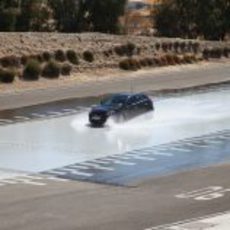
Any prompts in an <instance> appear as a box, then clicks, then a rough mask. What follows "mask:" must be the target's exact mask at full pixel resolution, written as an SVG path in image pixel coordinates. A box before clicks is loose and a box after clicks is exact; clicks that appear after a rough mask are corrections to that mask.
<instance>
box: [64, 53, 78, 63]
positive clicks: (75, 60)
mask: <svg viewBox="0 0 230 230" xmlns="http://www.w3.org/2000/svg"><path fill="white" fill-rule="evenodd" d="M66 57H67V59H68V61H69V62H70V63H72V64H74V65H78V64H79V58H78V56H77V53H76V52H75V51H74V50H67V51H66Z"/></svg>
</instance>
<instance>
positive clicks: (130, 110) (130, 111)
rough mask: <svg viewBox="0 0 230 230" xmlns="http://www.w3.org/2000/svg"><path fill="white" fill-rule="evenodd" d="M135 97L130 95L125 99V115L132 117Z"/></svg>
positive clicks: (134, 110)
mask: <svg viewBox="0 0 230 230" xmlns="http://www.w3.org/2000/svg"><path fill="white" fill-rule="evenodd" d="M135 102H136V99H135V96H131V97H130V98H129V99H128V100H127V104H126V116H127V117H130V118H131V117H133V116H135V113H136V103H135Z"/></svg>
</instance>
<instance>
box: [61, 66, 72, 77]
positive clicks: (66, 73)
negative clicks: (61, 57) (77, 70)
mask: <svg viewBox="0 0 230 230" xmlns="http://www.w3.org/2000/svg"><path fill="white" fill-rule="evenodd" d="M71 70H72V66H71V65H69V64H63V65H62V66H61V75H63V76H69V75H70V73H71Z"/></svg>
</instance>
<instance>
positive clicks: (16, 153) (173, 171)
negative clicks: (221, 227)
mask: <svg viewBox="0 0 230 230" xmlns="http://www.w3.org/2000/svg"><path fill="white" fill-rule="evenodd" d="M229 93H230V88H229V86H222V87H213V88H211V89H202V90H199V91H196V92H189V93H178V94H175V95H174V94H172V95H168V96H164V97H154V95H153V100H154V103H155V107H156V111H155V112H154V113H153V114H146V115H144V116H141V117H138V118H136V119H134V120H131V121H129V122H127V123H124V124H122V125H117V124H114V123H113V122H112V121H110V122H109V123H108V125H107V126H106V127H105V128H103V129H92V128H90V127H88V126H87V122H88V121H87V113H88V110H89V106H88V104H87V105H86V104H74V102H73V103H70V104H66V103H64V105H63V104H60V105H58V106H57V104H53V105H52V104H50V105H49V106H44V105H43V106H35V107H30V108H26V109H23V110H12V111H6V112H2V113H1V114H0V115H1V119H0V125H1V126H0V136H1V140H0V150H1V155H0V205H1V210H0V224H1V227H0V229H1V230H2V229H3V230H6V229H7V230H11V229H13V230H14V229H17V230H18V229H19V230H27V229H28V230H33V229H34V230H40V229H42V230H46V229H47V230H48V229H49V230H50V229H55V230H56V229H57V230H59V229H60V230H62V229H67V230H68V229H71V230H72V229H74V230H75V229H80V230H85V229H100V230H110V229H111V230H115V229H116V230H117V229H125V230H126V229H127V230H129V229H130V230H131V229H132V230H133V229H134V230H135V229H137V230H138V229H139V230H147V229H169V230H173V229H179V230H180V229H183V230H185V229H186V230H187V229H189V230H191V229H192V230H196V229H209V228H214V227H215V226H217V227H218V221H219V219H218V218H220V219H221V220H222V219H223V220H224V219H227V220H228V217H229V214H228V211H230V180H229V177H228V174H229V160H230V154H229V150H230V143H229V138H230V109H229V108H230V96H229V95H230V94H229ZM89 104H90V103H89ZM215 215H216V216H217V217H215ZM219 216H220V217H219ZM223 220H222V221H220V222H221V224H223V222H224V221H223ZM228 224H229V223H226V224H225V225H228ZM228 226H229V225H228ZM229 228H230V226H229ZM216 229H218V228H216Z"/></svg>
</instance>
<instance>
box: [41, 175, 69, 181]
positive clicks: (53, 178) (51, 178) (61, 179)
mask: <svg viewBox="0 0 230 230" xmlns="http://www.w3.org/2000/svg"><path fill="white" fill-rule="evenodd" d="M44 179H45V180H51V181H57V182H68V181H69V180H68V179H64V178H60V177H52V176H48V177H45V178H44Z"/></svg>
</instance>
